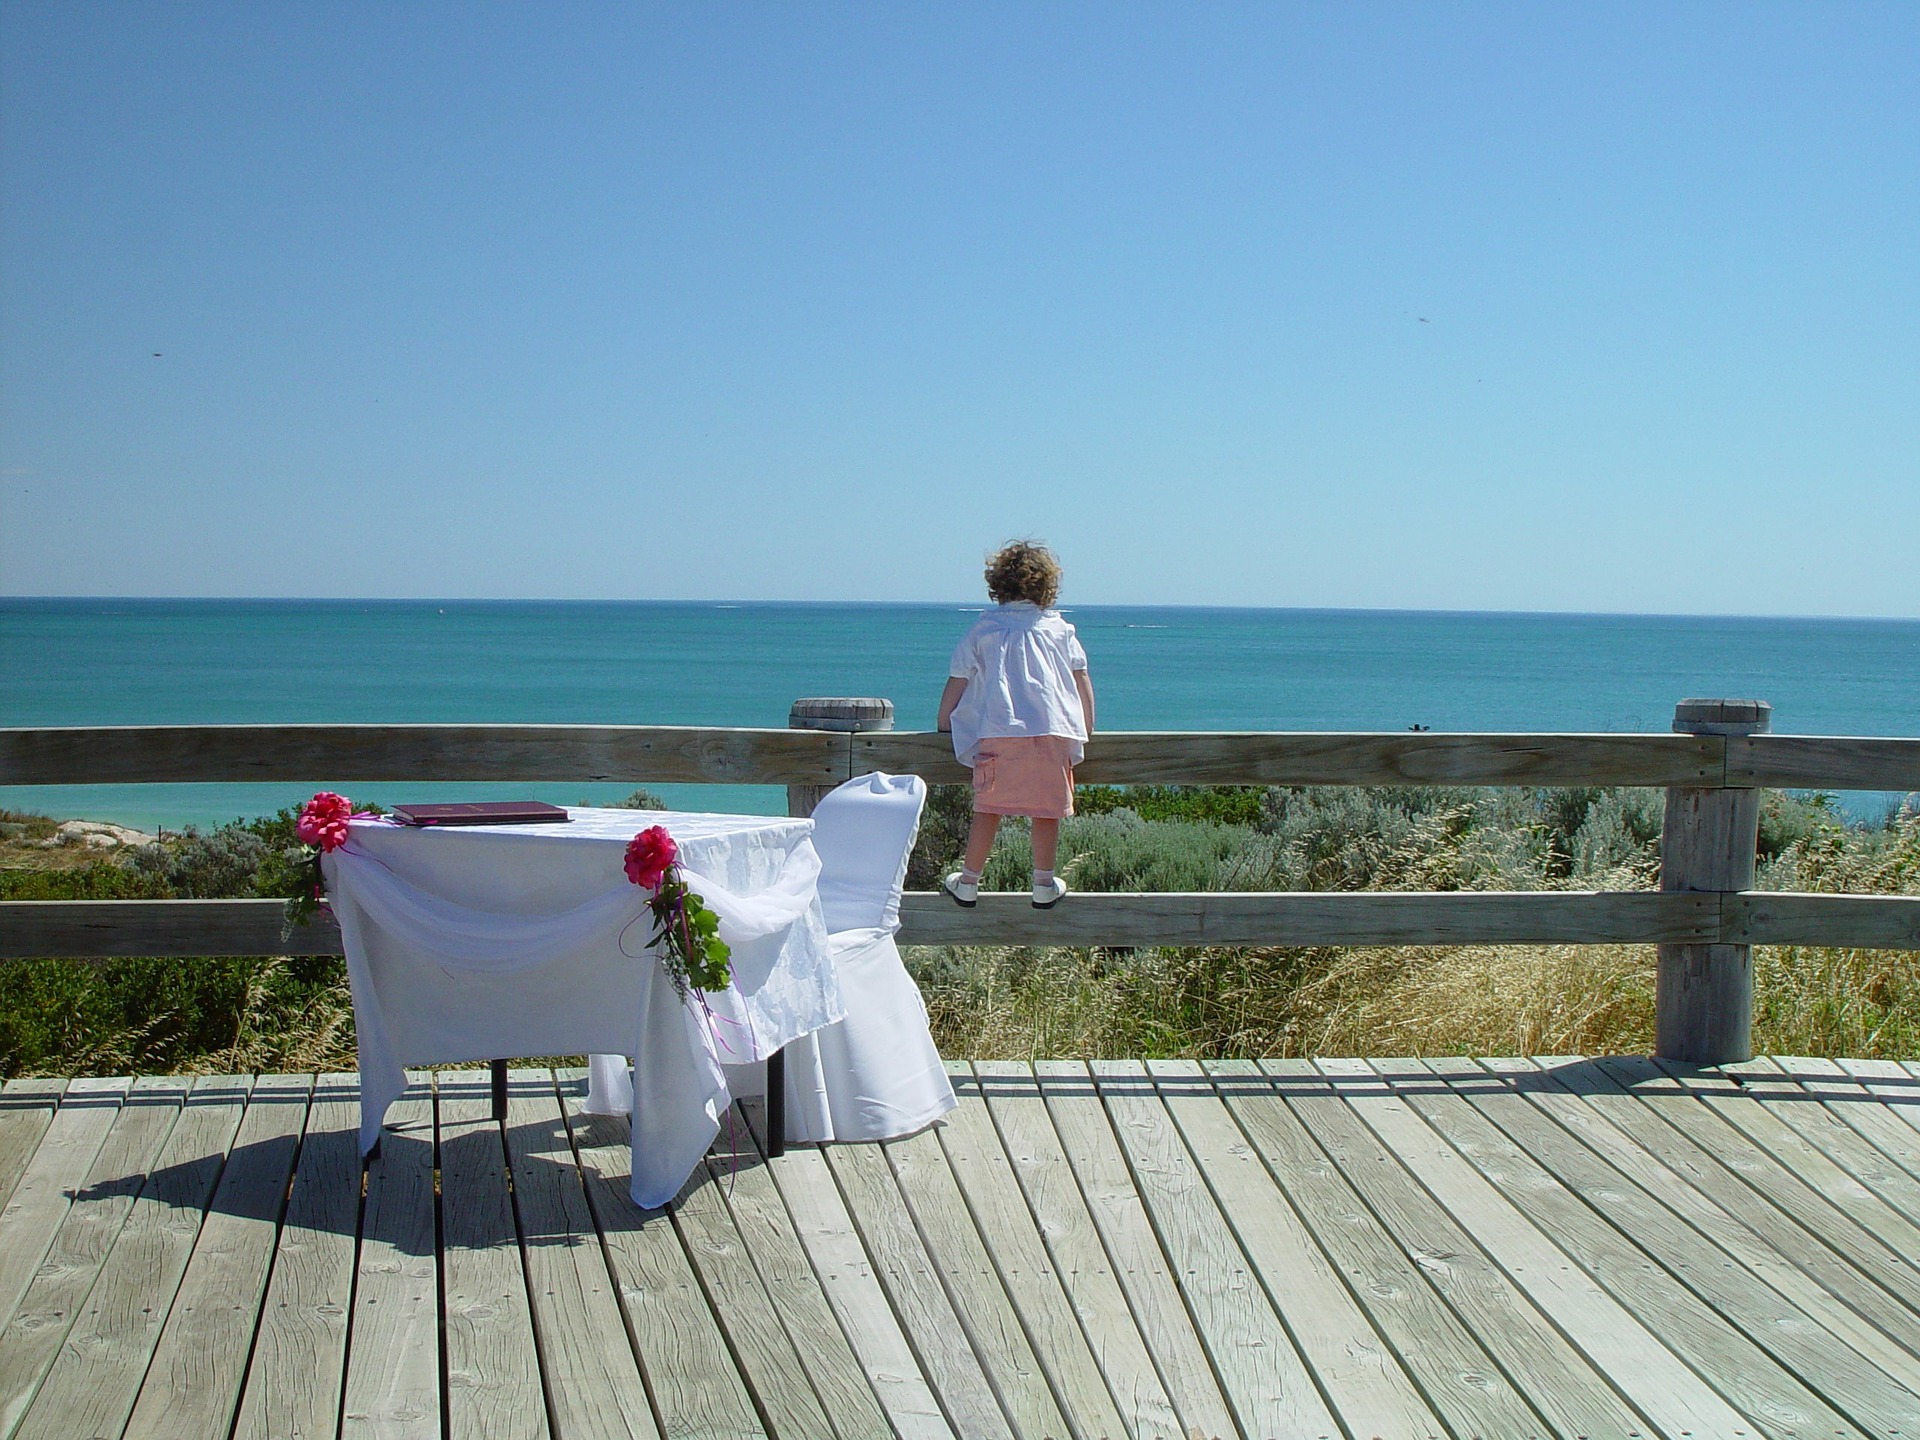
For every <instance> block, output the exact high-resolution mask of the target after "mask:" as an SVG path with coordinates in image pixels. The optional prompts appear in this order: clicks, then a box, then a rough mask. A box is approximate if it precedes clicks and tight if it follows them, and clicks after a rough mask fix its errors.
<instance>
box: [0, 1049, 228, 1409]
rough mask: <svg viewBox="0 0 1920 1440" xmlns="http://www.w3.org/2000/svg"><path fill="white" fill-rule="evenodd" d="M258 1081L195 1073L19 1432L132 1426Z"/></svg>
mask: <svg viewBox="0 0 1920 1440" xmlns="http://www.w3.org/2000/svg"><path fill="white" fill-rule="evenodd" d="M252 1083H253V1082H252V1078H251V1077H250V1076H212V1077H202V1078H200V1079H198V1080H196V1081H194V1083H193V1089H192V1091H191V1092H190V1093H189V1094H188V1096H187V1101H186V1104H185V1106H184V1107H183V1108H182V1109H181V1111H180V1114H179V1118H178V1119H177V1120H176V1121H175V1122H174V1125H173V1128H172V1129H171V1130H170V1131H169V1132H168V1134H167V1141H166V1144H165V1145H164V1146H162V1147H161V1150H160V1154H159V1156H158V1158H157V1159H156V1160H155V1162H154V1164H153V1167H152V1168H151V1169H150V1170H149V1171H148V1172H147V1173H146V1174H145V1176H144V1181H145V1183H144V1184H142V1185H141V1187H140V1193H139V1195H138V1196H137V1197H136V1198H135V1199H134V1202H133V1205H132V1208H131V1209H129V1210H128V1212H127V1217H126V1221H125V1223H124V1224H123V1225H121V1226H120V1229H119V1233H118V1234H117V1235H116V1236H115V1237H114V1241H113V1248H112V1249H111V1250H110V1251H109V1252H108V1254H107V1257H106V1261H105V1263H104V1264H102V1265H101V1267H100V1273H99V1275H98V1277H97V1278H96V1279H95V1280H94V1283H93V1288H92V1289H91V1290H90V1291H89V1292H88V1294H87V1299H86V1304H85V1305H84V1306H83V1307H82V1308H81V1311H80V1313H79V1314H78V1315H76V1316H75V1317H74V1321H73V1325H72V1327H71V1328H70V1329H69V1330H68V1331H67V1335H66V1338H65V1339H64V1340H63V1341H62V1342H61V1346H60V1353H59V1355H58V1357H57V1358H56V1359H55V1360H54V1362H53V1365H52V1367H51V1368H50V1369H49V1370H48V1371H47V1376H46V1379H45V1380H44V1381H43V1382H42V1384H41V1386H40V1390H39V1393H38V1394H37V1395H35V1396H34V1399H33V1405H32V1408H30V1409H29V1410H28V1411H27V1413H26V1415H25V1416H24V1417H23V1418H22V1420H21V1422H20V1426H19V1428H18V1429H17V1430H16V1431H15V1432H14V1434H15V1435H17V1436H19V1437H20V1440H42V1437H44V1440H71V1437H72V1436H74V1435H89V1436H91V1435H118V1434H120V1433H121V1431H122V1429H123V1428H124V1427H125V1425H126V1423H127V1419H128V1417H129V1416H130V1415H131V1414H132V1413H133V1406H134V1401H135V1400H136V1398H137V1397H138V1396H139V1393H140V1384H141V1381H142V1380H143V1379H144V1377H145V1376H146V1373H147V1369H148V1366H149V1364H150V1363H151V1361H152V1359H153V1352H154V1347H155V1345H157V1344H158V1343H159V1339H160V1334H161V1327H162V1326H163V1325H164V1324H165V1322H166V1320H167V1317H168V1315H169V1313H170V1311H171V1307H172V1305H173V1301H174V1297H175V1295H176V1294H177V1293H178V1291H179V1287H180V1281H181V1278H182V1276H183V1275H184V1274H185V1273H186V1269H187V1265H188V1262H189V1261H190V1259H191V1258H192V1255H193V1246H194V1241H195V1240H196V1239H197V1238H198V1236H199V1234H200V1228H201V1225H202V1223H203V1220H204V1218H205V1214H206V1207H207V1204H208V1202H209V1201H210V1200H212V1198H213V1193H214V1188H215V1186H216V1184H217V1183H218V1181H219V1178H220V1171H221V1168H222V1167H223V1166H224V1165H225V1164H226V1159H227V1152H228V1150H229V1149H230V1148H231V1147H232V1144H233V1137H234V1133H235V1132H236V1131H237V1130H238V1129H239V1126H240V1120H241V1117H242V1115H243V1113H244V1111H245V1107H246V1102H247V1092H248V1090H249V1089H251V1087H252Z"/></svg>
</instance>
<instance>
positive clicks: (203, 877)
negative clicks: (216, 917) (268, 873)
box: [127, 821, 268, 900]
mask: <svg viewBox="0 0 1920 1440" xmlns="http://www.w3.org/2000/svg"><path fill="white" fill-rule="evenodd" d="M267 851H268V846H267V842H266V841H265V840H264V839H262V838H261V837H260V835H259V834H258V833H256V832H255V831H254V830H252V829H250V828H248V827H247V826H246V825H244V824H241V823H239V822H237V821H236V822H235V823H233V824H231V825H222V826H221V827H220V828H219V829H217V830H213V831H209V832H207V833H204V834H203V833H202V832H200V831H199V830H196V829H194V828H192V827H191V826H189V827H188V828H187V829H186V830H185V831H184V832H183V833H182V834H180V835H179V836H175V837H169V838H168V839H166V840H164V841H160V842H157V843H155V844H152V845H141V846H137V847H136V848H135V849H134V851H133V853H132V854H131V855H130V856H128V859H127V864H128V866H129V867H130V868H131V869H132V870H134V871H135V872H136V873H138V874H144V875H151V876H155V877H157V878H159V879H163V880H164V881H165V882H166V885H167V888H168V889H169V890H171V891H172V892H173V894H174V895H175V896H177V897H179V898H180V899H183V900H219V899H231V898H236V897H241V896H246V895H251V894H253V893H254V884H255V877H256V876H257V875H258V873H259V870H260V866H261V865H262V863H264V862H265V860H266V858H267Z"/></svg>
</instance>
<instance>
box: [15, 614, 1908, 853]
mask: <svg viewBox="0 0 1920 1440" xmlns="http://www.w3.org/2000/svg"><path fill="white" fill-rule="evenodd" d="M1063 608H1064V609H1065V610H1066V613H1067V614H1068V617H1069V618H1070V619H1071V620H1072V621H1073V622H1074V624H1075V625H1076V626H1078V627H1079V630H1080V635H1081V639H1082V641H1083V642H1084V644H1085V645H1086V648H1087V652H1088V655H1089V657H1090V661H1091V668H1092V673H1093V677H1094V682H1095V686H1096V688H1097V690H1098V695H1099V721H1100V727H1101V728H1102V729H1106V730H1405V729H1408V728H1409V727H1411V726H1415V725H1420V726H1426V727H1429V728H1431V729H1434V730H1574V731H1629V730H1666V729H1667V728H1668V726H1669V724H1670V722H1671V719H1672V714H1673V705H1674V702H1675V701H1677V700H1681V699H1684V698H1686V697H1688V696H1726V697H1746V698H1758V699H1763V700H1769V701H1771V702H1773V707H1774V710H1773V717H1774V720H1773V723H1774V729H1775V730H1776V731H1779V732H1782V733H1792V734H1802V735H1820V734H1829V735H1907V736H1912V735H1920V621H1916V620H1830V619H1811V620H1809V619H1769V618H1725V617H1690V616H1645V615H1564V614H1538V615H1534V614H1473V613H1446V612H1431V611H1419V612H1400V611H1375V610H1257V609H1213V608H1200V607H1132V606H1119V605H1089V606H1066V607H1063ZM979 609H980V606H979V605H977V604H973V605H968V604H961V603H955V604H948V605H937V604H912V605H907V604H767V603H742V604H738V605H728V604H713V603H668V602H650V601H635V602H624V603H602V602H548V601H454V600H448V601H411V600H408V601H384V600H353V601H344V600H343V601H331V600H323V601H315V600H122V599H102V600H85V599H3V600H0V725H7V726H39V725H181V724H234V723H272V722H312V723H323V722H393V723H400V722H409V721H412V722H420V721H464V722H489V721H492V722H524V723H539V722H565V723H591V724H659V725H742V726H773V727H779V726H784V725H785V724H786V719H787V707H788V705H789V704H790V703H791V702H792V701H793V700H794V699H795V698H796V697H799V696H803V695H882V696H886V697H888V698H890V699H891V700H892V701H893V702H894V706H895V713H896V724H897V725H898V727H899V728H901V729H925V728H929V727H930V726H931V725H932V723H933V713H934V706H935V703H936V701H937V699H938V696H939V693H940V688H941V686H942V684H943V683H944V679H945V675H946V661H947V657H948V655H949V654H950V653H951V651H952V647H953V645H954V643H955V641H957V640H958V639H959V637H960V635H961V634H962V632H963V631H965V629H966V628H967V626H968V625H969V624H971V623H972V620H973V617H974V616H975V615H976V614H977V613H978V612H979ZM327 781H328V777H326V776H315V777H313V780H312V782H311V783H307V784H300V785H264V784H244V785H99V786H0V806H4V807H5V808H8V809H12V810H19V811H32V812H38V813H42V814H52V815H56V816H61V817H84V818H88V819H97V820H110V821H114V822H117V823H120V824H127V825H134V826H137V827H139V828H141V829H145V830H153V829H156V828H160V827H165V828H168V829H178V828H181V827H184V826H186V825H198V826H201V827H208V826H212V825H217V824H220V823H222V822H224V821H227V820H231V819H233V818H235V817H238V816H249V815H257V814H264V813H267V812H270V811H273V810H276V809H279V808H280V807H282V806H284V805H290V804H296V803H298V802H299V801H301V800H303V799H305V798H306V796H307V795H309V794H311V793H312V791H313V790H314V788H316V787H317V786H319V785H322V784H325V783H327ZM338 788H342V789H345V790H346V792H347V793H348V794H350V795H351V796H352V797H353V798H354V799H356V800H362V801H378V802H381V803H389V804H390V803H393V802H395V801H404V800H407V799H432V798H446V797H447V796H448V795H449V794H452V793H455V792H457V793H458V794H460V795H463V796H479V795H489V794H490V795H502V794H511V795H522V796H524V795H532V796H535V797H537V798H540V799H546V800H552V801H555V802H556V803H561V804H572V803H580V802H583V801H586V802H597V803H609V802H612V801H617V800H619V799H620V798H622V797H623V796H625V795H626V794H627V793H628V792H629V791H630V790H631V789H632V788H633V787H632V786H629V785H587V784H559V785H527V784H509V785H493V786H482V785H457V784H441V785H433V784H412V785H369V784H355V785H351V786H346V785H342V786H340V787H338ZM651 788H654V789H655V790H656V793H658V794H660V795H661V796H662V797H663V798H664V799H666V800H667V801H668V802H669V803H670V804H672V805H674V806H676V807H679V808H688V809H721V808H723V809H731V810H742V811H752V812H761V813H777V812H780V811H782V810H783V809H784V807H785V796H784V793H783V792H782V791H781V790H779V789H778V788H776V787H770V786H658V787H651ZM1891 798H1893V797H1886V796H1879V795H1873V796H1850V797H1845V799H1846V800H1847V803H1848V805H1849V808H1850V809H1852V810H1853V812H1854V813H1855V814H1857V815H1862V816H1872V815H1876V814H1878V813H1880V812H1881V811H1883V810H1884V809H1885V807H1886V805H1887V803H1888V802H1889V800H1890V799H1891Z"/></svg>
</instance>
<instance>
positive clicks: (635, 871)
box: [627, 825, 680, 890]
mask: <svg viewBox="0 0 1920 1440" xmlns="http://www.w3.org/2000/svg"><path fill="white" fill-rule="evenodd" d="M679 855H680V847H679V846H678V845H675V844H674V843H673V837H672V836H671V835H669V834H667V830H666V827H665V826H664V825H655V826H653V827H651V828H650V829H646V830H642V831H641V832H640V833H639V834H638V835H636V836H634V837H633V839H631V840H629V841H628V842H627V879H629V880H631V881H632V882H633V883H634V884H636V885H639V886H642V887H643V888H645V889H648V890H658V889H659V888H660V882H661V881H662V880H664V879H666V878H667V867H669V866H670V865H672V864H673V862H674V861H675V860H676V859H677V858H678V857H679Z"/></svg>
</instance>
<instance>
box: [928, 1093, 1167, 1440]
mask: <svg viewBox="0 0 1920 1440" xmlns="http://www.w3.org/2000/svg"><path fill="white" fill-rule="evenodd" d="M948 1069H949V1073H950V1075H951V1078H952V1080H953V1085H954V1092H955V1096H956V1099H957V1100H958V1104H957V1105H956V1106H955V1108H954V1109H953V1111H952V1112H951V1113H950V1114H948V1116H947V1117H946V1120H945V1122H944V1123H943V1124H942V1125H940V1126H939V1127H938V1128H937V1130H936V1131H935V1132H934V1133H935V1136H936V1138H937V1139H938V1142H939V1146H940V1149H941V1150H942V1151H944V1152H945V1155H946V1159H947V1164H948V1166H949V1167H950V1170H951V1173H952V1176H953V1178H954V1180H955V1181H956V1182H958V1184H959V1188H960V1193H961V1195H962V1196H964V1198H965V1202H966V1208H967V1209H968V1210H969V1211H971V1212H972V1215H973V1222H974V1225H975V1228H976V1230H977V1232H978V1234H979V1236H980V1238H981V1241H982V1244H981V1251H982V1253H983V1255H984V1257H985V1258H986V1259H987V1260H988V1261H989V1263H990V1264H991V1265H992V1266H993V1268H994V1270H995V1271H996V1272H997V1273H998V1275H999V1282H1000V1286H1001V1288H1002V1289H1003V1290H1004V1292H1005V1294H1006V1297H1007V1299H1009V1300H1011V1301H1012V1302H1013V1307H1014V1309H1015V1311H1017V1312H1018V1314H1019V1317H1020V1323H1021V1325H1022V1327H1023V1328H1024V1329H1025V1332H1026V1335H1027V1338H1028V1340H1029V1341H1030V1342H1031V1343H1032V1346H1033V1353H1034V1356H1035V1358H1036V1359H1038V1360H1039V1362H1040V1366H1041V1368H1042V1369H1043V1370H1044V1371H1045V1372H1046V1376H1047V1380H1048V1383H1049V1384H1050V1385H1051V1387H1052V1390H1053V1395H1054V1398H1055V1399H1056V1400H1057V1401H1058V1402H1059V1405H1060V1409H1061V1411H1062V1413H1063V1414H1064V1415H1065V1417H1066V1421H1067V1424H1068V1426H1069V1427H1070V1428H1071V1429H1072V1431H1073V1433H1074V1434H1075V1435H1076V1436H1081V1437H1097V1436H1109V1437H1112V1440H1122V1437H1125V1436H1128V1435H1131V1434H1132V1433H1133V1428H1132V1427H1131V1426H1130V1425H1129V1424H1128V1423H1127V1422H1126V1421H1125V1420H1123V1419H1122V1418H1121V1415H1120V1410H1119V1407H1118V1405H1117V1404H1116V1403H1115V1400H1114V1396H1113V1394H1112V1392H1111V1391H1109V1389H1108V1388H1107V1377H1106V1375H1105V1374H1103V1373H1102V1370H1101V1366H1100V1362H1099V1361H1098V1360H1097V1359H1096V1358H1095V1351H1094V1350H1093V1349H1091V1348H1089V1342H1088V1338H1087V1336H1086V1334H1085V1332H1084V1331H1083V1330H1082V1328H1081V1318H1080V1315H1079V1313H1078V1310H1077V1308H1076V1307H1075V1305H1074V1303H1073V1302H1072V1300H1071V1299H1069V1298H1068V1295H1067V1291H1066V1289H1065V1287H1064V1285H1063V1283H1062V1279H1061V1276H1060V1274H1059V1272H1058V1271H1057V1270H1056V1269H1055V1268H1054V1262H1053V1258H1052V1256H1051V1255H1049V1254H1048V1253H1047V1246H1046V1242H1045V1241H1044V1240H1043V1239H1042V1238H1041V1235H1040V1231H1039V1229H1038V1228H1037V1227H1036V1225H1035V1223H1034V1219H1033V1215H1032V1212H1030V1211H1029V1210H1028V1209H1027V1202H1026V1197H1025V1196H1024V1195H1023V1194H1022V1193H1021V1190H1020V1182H1019V1180H1018V1179H1016V1178H1015V1177H1014V1173H1013V1166H1012V1163H1011V1162H1010V1161H1009V1160H1008V1158H1007V1152H1006V1150H1005V1148H1004V1147H1003V1146H1002V1144H1001V1142H1000V1134H999V1132H998V1131H996V1130H995V1129H994V1128H993V1119H992V1117H991V1116H990V1115H988V1114H987V1108H986V1102H985V1101H984V1100H983V1099H982V1098H981V1096H980V1088H979V1086H978V1085H977V1084H976V1083H975V1082H974V1079H973V1072H972V1070H971V1068H969V1067H967V1066H966V1065H965V1064H963V1063H962V1064H955V1065H950V1066H949V1067H948ZM910 1198H911V1197H910ZM1121 1315H1122V1316H1124V1315H1125V1308H1124V1306H1123V1307H1122V1310H1121ZM1148 1374H1149V1375H1151V1374H1152V1371H1151V1367H1149V1370H1148ZM1173 1424H1174V1418H1173V1410H1172V1407H1171V1406H1167V1407H1166V1408H1165V1411H1164V1414H1163V1415H1162V1417H1161V1418H1160V1420H1159V1425H1160V1433H1162V1434H1168V1433H1177V1432H1174V1431H1172V1430H1171V1426H1172V1425H1173Z"/></svg>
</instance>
